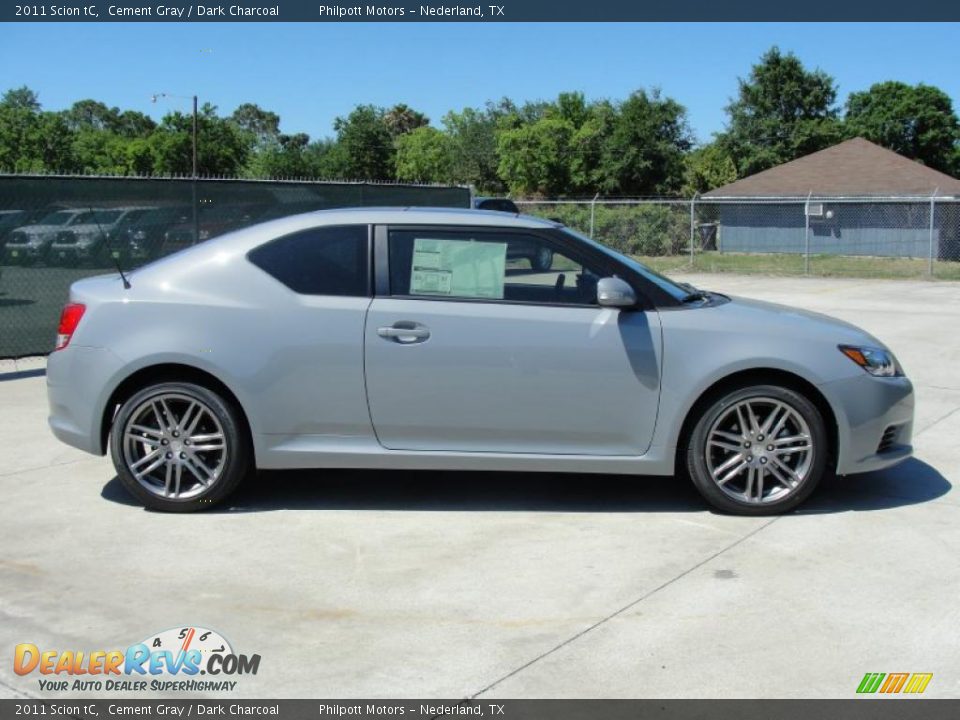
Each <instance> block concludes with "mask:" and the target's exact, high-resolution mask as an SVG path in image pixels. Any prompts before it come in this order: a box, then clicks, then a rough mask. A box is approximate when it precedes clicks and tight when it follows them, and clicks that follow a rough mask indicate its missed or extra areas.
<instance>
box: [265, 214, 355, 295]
mask: <svg viewBox="0 0 960 720" xmlns="http://www.w3.org/2000/svg"><path fill="white" fill-rule="evenodd" d="M367 235H368V230H367V226H366V225H343V226H338V227H324V228H311V229H309V230H303V231H301V232H298V233H294V234H292V235H285V236H284V237H281V238H277V239H276V240H271V241H270V242H268V243H267V244H266V245H261V246H260V247H258V248H255V249H253V250H251V251H250V252H249V253H248V255H247V257H248V258H249V259H250V262H252V263H253V264H254V265H256V266H257V267H258V268H260V269H261V270H263V271H264V272H265V273H267V274H269V275H272V276H273V277H274V278H276V279H277V280H279V281H280V282H282V283H283V284H284V285H286V286H287V287H288V288H290V289H291V290H293V291H294V292H298V293H301V294H303V295H349V296H366V295H368V294H369V269H368V264H367V263H368V260H367V258H368V251H367Z"/></svg>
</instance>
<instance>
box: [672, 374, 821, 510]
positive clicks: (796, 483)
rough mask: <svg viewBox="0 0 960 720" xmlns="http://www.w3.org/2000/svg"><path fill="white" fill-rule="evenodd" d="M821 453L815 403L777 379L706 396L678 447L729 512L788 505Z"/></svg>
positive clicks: (812, 482) (705, 490)
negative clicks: (684, 442)
mask: <svg viewBox="0 0 960 720" xmlns="http://www.w3.org/2000/svg"><path fill="white" fill-rule="evenodd" d="M774 411H775V414H774V416H773V419H772V420H771V419H770V416H769V414H770V413H771V412H774ZM751 413H752V417H751ZM745 430H746V431H745ZM764 433H766V434H764ZM771 435H772V437H771ZM828 454H829V442H828V439H827V431H826V426H825V424H824V420H823V416H822V415H821V414H820V411H819V410H817V408H816V406H815V405H814V404H813V403H811V402H810V401H809V400H808V399H807V398H806V397H804V396H803V395H801V394H800V393H798V392H796V391H795V390H791V389H789V388H785V387H781V386H778V385H753V386H749V387H741V388H737V389H733V390H728V391H726V392H724V393H723V394H721V395H719V396H717V397H716V398H714V399H713V400H712V401H711V402H708V403H707V406H706V407H705V408H704V409H703V412H702V413H701V415H700V417H699V419H698V420H697V423H696V425H695V426H694V429H693V433H692V434H691V436H690V438H689V441H688V443H687V446H686V448H685V452H684V456H685V459H686V462H685V466H686V470H687V472H688V473H689V475H690V478H691V480H693V484H694V485H695V486H696V488H697V490H698V491H699V492H700V494H701V495H702V496H703V498H704V499H705V500H706V501H707V502H708V503H709V504H710V505H711V506H713V507H714V508H715V509H717V510H719V511H721V512H725V513H731V514H735V515H778V514H781V513H785V512H788V511H790V510H793V509H794V508H796V507H797V506H798V505H800V504H801V503H802V502H803V501H804V500H806V499H807V498H808V497H809V496H810V494H811V493H812V492H813V491H814V489H815V488H816V486H817V484H818V483H819V482H820V481H821V479H822V478H823V476H824V474H825V473H826V468H827V457H828ZM738 456H739V458H738Z"/></svg>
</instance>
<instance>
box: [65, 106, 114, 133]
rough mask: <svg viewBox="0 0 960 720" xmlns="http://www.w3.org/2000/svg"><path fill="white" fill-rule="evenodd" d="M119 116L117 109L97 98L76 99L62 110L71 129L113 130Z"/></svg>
mask: <svg viewBox="0 0 960 720" xmlns="http://www.w3.org/2000/svg"><path fill="white" fill-rule="evenodd" d="M119 117H120V110H119V109H117V108H109V107H107V106H106V105H104V104H103V103H102V102H99V101H97V100H78V101H77V102H75V103H74V104H73V105H71V106H70V109H69V110H67V111H65V112H64V120H66V122H67V125H68V126H69V127H70V129H71V130H81V129H84V130H87V129H89V130H95V131H100V132H102V131H109V130H114V129H115V128H116V127H117V124H118V121H119Z"/></svg>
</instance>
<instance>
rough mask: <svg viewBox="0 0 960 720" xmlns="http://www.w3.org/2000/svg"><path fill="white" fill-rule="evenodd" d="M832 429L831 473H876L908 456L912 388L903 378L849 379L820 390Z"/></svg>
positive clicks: (912, 403) (909, 455)
mask: <svg viewBox="0 0 960 720" xmlns="http://www.w3.org/2000/svg"><path fill="white" fill-rule="evenodd" d="M821 390H822V391H823V392H824V394H825V395H826V396H827V398H828V399H829V400H830V404H831V405H832V406H833V409H834V413H835V414H836V415H837V424H838V457H837V474H839V475H853V474H855V473H863V472H870V471H872V470H881V469H883V468H886V467H890V466H891V465H896V464H897V463H899V462H902V461H904V460H906V459H907V458H909V457H911V456H912V455H913V445H912V444H911V443H912V438H913V409H914V397H913V384H912V383H911V382H910V380H908V379H907V378H905V377H897V378H876V377H872V376H870V375H868V374H866V373H864V374H863V376H861V377H857V378H855V379H846V380H838V381H836V382H832V383H827V384H825V385H822V386H821Z"/></svg>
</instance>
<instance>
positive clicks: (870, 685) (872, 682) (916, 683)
mask: <svg viewBox="0 0 960 720" xmlns="http://www.w3.org/2000/svg"><path fill="white" fill-rule="evenodd" d="M932 678H933V673H869V672H868V673H866V674H865V675H864V676H863V680H861V681H860V685H859V686H857V693H858V694H860V695H870V694H873V693H877V692H879V693H881V694H885V695H890V694H894V693H901V692H902V693H909V694H912V695H918V694H920V693H922V692H923V691H924V690H926V689H927V685H929V684H930V680H931V679H932Z"/></svg>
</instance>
